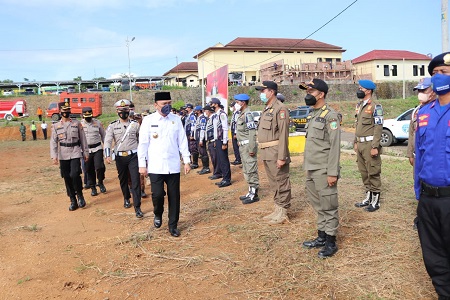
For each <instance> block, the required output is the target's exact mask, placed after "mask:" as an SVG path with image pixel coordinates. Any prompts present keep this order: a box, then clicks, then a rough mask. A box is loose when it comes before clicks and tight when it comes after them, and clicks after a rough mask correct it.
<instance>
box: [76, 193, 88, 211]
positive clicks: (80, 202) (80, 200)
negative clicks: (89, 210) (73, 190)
mask: <svg viewBox="0 0 450 300" xmlns="http://www.w3.org/2000/svg"><path fill="white" fill-rule="evenodd" d="M77 197H78V207H80V208H83V207H85V206H86V201H85V200H84V197H83V195H77Z"/></svg>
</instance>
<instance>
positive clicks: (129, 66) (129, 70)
mask: <svg viewBox="0 0 450 300" xmlns="http://www.w3.org/2000/svg"><path fill="white" fill-rule="evenodd" d="M134 39H135V37H133V38H132V39H131V41H129V40H128V36H127V40H126V41H125V42H126V43H127V49H128V88H129V89H130V101H133V95H132V94H131V65H130V44H131V42H132V41H134Z"/></svg>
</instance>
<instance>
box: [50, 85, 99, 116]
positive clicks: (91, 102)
mask: <svg viewBox="0 0 450 300" xmlns="http://www.w3.org/2000/svg"><path fill="white" fill-rule="evenodd" d="M66 100H67V101H69V103H70V107H71V110H70V111H71V114H70V115H71V117H75V118H76V117H80V116H81V111H82V109H83V107H91V108H92V115H93V117H95V118H96V117H98V116H100V115H101V114H102V94H99V93H66V92H64V93H61V94H60V95H59V101H60V102H65V101H66ZM46 113H47V117H48V118H51V119H52V120H53V121H58V120H59V119H61V116H60V114H59V108H58V103H57V102H51V103H50V105H49V106H48V108H47V110H46Z"/></svg>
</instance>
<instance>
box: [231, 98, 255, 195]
mask: <svg viewBox="0 0 450 300" xmlns="http://www.w3.org/2000/svg"><path fill="white" fill-rule="evenodd" d="M236 138H237V144H238V146H239V153H240V155H241V156H240V157H241V161H242V170H243V173H244V178H245V181H247V183H248V184H249V186H250V187H254V188H255V189H258V188H259V176H258V157H257V154H256V153H257V152H258V147H257V144H256V124H255V121H254V120H253V114H252V112H251V111H250V108H248V107H247V108H246V109H245V110H244V111H243V112H241V113H240V114H239V117H238V118H237V120H236ZM249 153H254V155H253V156H250V154H249Z"/></svg>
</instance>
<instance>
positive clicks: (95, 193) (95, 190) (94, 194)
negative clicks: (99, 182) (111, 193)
mask: <svg viewBox="0 0 450 300" xmlns="http://www.w3.org/2000/svg"><path fill="white" fill-rule="evenodd" d="M91 189H92V191H91V196H97V195H98V192H97V189H96V188H95V186H94V187H91Z"/></svg>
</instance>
